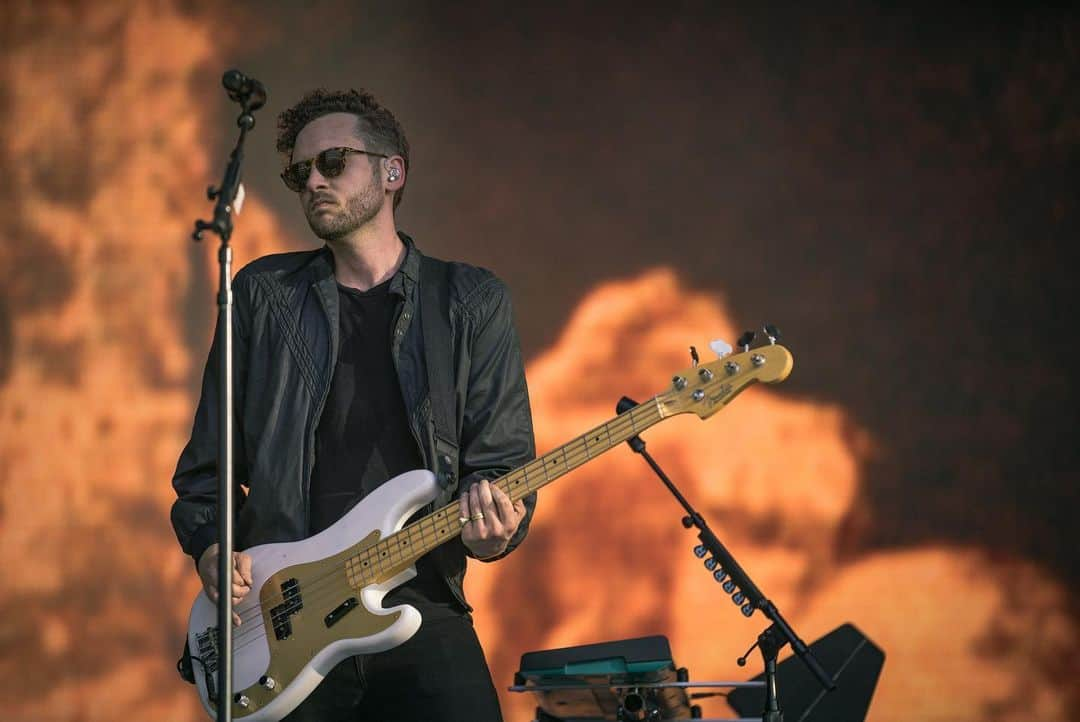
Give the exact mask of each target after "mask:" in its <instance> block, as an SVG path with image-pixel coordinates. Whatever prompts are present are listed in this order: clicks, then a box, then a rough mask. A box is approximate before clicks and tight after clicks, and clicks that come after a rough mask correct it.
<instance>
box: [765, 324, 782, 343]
mask: <svg viewBox="0 0 1080 722" xmlns="http://www.w3.org/2000/svg"><path fill="white" fill-rule="evenodd" d="M765 335H766V336H768V338H769V343H771V344H773V343H776V342H777V341H779V340H780V329H778V328H777V327H776V326H773V325H772V324H771V323H767V324H765Z"/></svg>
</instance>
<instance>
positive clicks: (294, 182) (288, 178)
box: [281, 162, 311, 193]
mask: <svg viewBox="0 0 1080 722" xmlns="http://www.w3.org/2000/svg"><path fill="white" fill-rule="evenodd" d="M309 175H311V164H310V163H307V162H305V163H293V164H292V165H291V166H289V167H288V168H286V169H285V170H284V171H282V173H281V180H283V181H285V185H286V187H288V189H289V190H291V191H293V192H294V193H299V192H300V191H302V190H304V186H305V185H307V179H308V176H309Z"/></svg>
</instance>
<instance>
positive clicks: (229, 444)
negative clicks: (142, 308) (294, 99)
mask: <svg viewBox="0 0 1080 722" xmlns="http://www.w3.org/2000/svg"><path fill="white" fill-rule="evenodd" d="M221 83H222V85H223V86H224V87H225V89H226V90H227V91H228V94H229V98H230V99H231V100H233V101H236V102H237V103H240V108H241V112H240V116H239V117H238V118H237V119H236V124H237V125H238V126H239V127H240V137H239V139H238V140H237V141H236V147H235V148H233V151H232V153H231V154H230V155H229V162H228V165H227V166H226V167H225V176H224V178H223V179H222V181H221V186H220V187H218V188H214V187H213V186H210V187H209V188H207V190H206V197H207V199H208V200H216V201H217V203H216V204H215V205H214V219H213V220H212V221H204V220H197V221H195V232H194V233H193V234H192V238H193V239H194V240H195V241H201V240H202V236H203V231H212V232H214V233H216V234H217V235H218V237H219V238H220V239H221V246H220V248H219V249H218V266H219V268H220V273H219V275H218V295H217V303H218V328H219V329H220V331H221V349H220V352H221V354H220V365H219V366H218V387H219V388H220V389H221V395H220V399H219V402H220V403H219V406H218V507H217V520H218V552H219V556H218V608H217V612H218V619H217V625H218V628H217V631H218V637H217V647H218V650H217V652H218V680H217V686H218V689H217V717H216V719H217V721H218V722H231V721H232V705H231V702H232V696H233V695H232V682H233V679H232V677H233V654H232V652H233V645H232V640H233V628H232V615H233V604H232V577H233V574H232V573H233V512H234V503H233V383H232V382H233V372H232V367H233V363H232V361H233V346H232V309H233V294H232V247H231V246H229V238H230V237H231V236H232V230H233V224H232V213H233V210H234V209H235V210H236V211H237V212H239V205H240V204H241V203H243V188H242V186H241V185H240V164H241V162H242V161H243V159H244V139H245V138H246V137H247V132H248V131H249V130H251V129H252V128H254V127H255V117H254V116H253V115H252V113H253V112H254V111H255V110H258V109H259V108H261V107H262V106H263V105H264V104H265V103H266V90H265V89H264V88H263V87H262V84H261V83H259V81H257V80H254V79H252V78H247V77H245V76H244V75H242V74H241V73H240V72H239V71H236V70H230V71H228V72H226V73H225V75H224V76H223V77H222V79H221ZM238 196H239V198H238Z"/></svg>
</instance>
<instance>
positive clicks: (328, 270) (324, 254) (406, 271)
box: [312, 231, 422, 296]
mask: <svg viewBox="0 0 1080 722" xmlns="http://www.w3.org/2000/svg"><path fill="white" fill-rule="evenodd" d="M398 238H400V239H401V242H402V243H404V244H405V260H403V261H402V262H401V266H400V267H399V268H398V270H397V271H396V272H395V273H394V275H393V277H392V278H391V279H390V292H391V293H397V294H398V295H401V296H405V295H407V292H408V289H409V288H410V287H414V286H415V285H416V283H417V282H418V281H419V279H420V258H421V255H422V254H421V253H420V250H419V249H418V248H417V247H416V243H415V241H413V239H412V237H410V236H409V235H407V234H405V233H403V232H401V231H398ZM312 270H313V271H314V274H315V278H314V281H315V283H319V282H320V281H328V280H329V281H333V278H334V253H333V252H332V251H331V250H330V246H327V245H324V246H323V247H322V248H320V249H319V250H318V251H317V252H316V255H315V259H314V261H313V262H312Z"/></svg>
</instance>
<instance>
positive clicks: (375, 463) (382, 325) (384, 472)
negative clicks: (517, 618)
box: [310, 281, 463, 618]
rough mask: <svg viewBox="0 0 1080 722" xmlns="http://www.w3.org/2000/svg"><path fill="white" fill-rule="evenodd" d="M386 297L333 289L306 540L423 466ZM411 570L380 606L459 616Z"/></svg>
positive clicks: (434, 582)
mask: <svg viewBox="0 0 1080 722" xmlns="http://www.w3.org/2000/svg"><path fill="white" fill-rule="evenodd" d="M389 291H390V281H386V282H384V283H381V284H379V285H378V286H375V287H373V288H371V289H370V290H368V291H358V290H356V289H355V288H349V287H348V286H342V285H340V284H338V298H339V300H340V304H339V305H340V323H339V328H340V337H341V342H340V345H339V347H338V358H337V364H336V365H335V367H334V378H333V380H332V381H331V383H330V392H329V395H328V396H327V399H326V405H325V407H323V412H322V416H321V417H320V418H319V426H318V429H316V432H315V468H314V469H313V470H312V474H311V488H310V499H311V533H312V534H316V533H318V532H320V531H322V530H323V529H326V528H327V527H329V526H331V525H332V524H333V523H334V522H336V521H337V520H339V519H340V518H341V517H342V516H344V515H345V512H347V511H348V510H349V509H351V508H352V507H353V506H355V505H356V504H357V503H358V502H359V501H360V500H361V499H362V498H363V497H364V496H366V495H367V494H369V493H371V491H372V490H374V489H375V488H377V487H378V486H379V485H381V484H382V483H383V482H385V481H388V480H389V479H392V478H393V477H395V476H397V475H398V474H402V473H404V472H406V471H411V470H413V469H422V468H424V461H423V458H422V457H421V455H420V449H419V447H418V445H417V441H416V439H415V437H414V436H413V433H412V430H411V429H410V427H409V421H408V416H407V412H406V410H405V401H404V399H403V397H402V395H401V386H400V383H399V381H398V376H397V371H396V369H395V368H394V360H393V357H392V356H391V353H390V336H391V333H392V331H393V329H392V328H391V327H392V325H393V322H394V315H395V310H396V308H397V305H398V297H397V296H395V295H391V294H390V292H389ZM416 568H417V572H418V574H417V577H416V579H413V580H412V581H410V582H408V583H407V584H405V585H403V586H402V587H399V588H398V589H396V590H394V591H392V592H390V594H388V595H387V598H386V600H385V601H384V604H385V605H386V606H391V605H392V604H394V603H401V602H408V603H410V604H418V605H419V606H422V607H423V608H424V609H423V610H422V611H424V612H425V617H427V618H430V617H431V616H433V615H434V614H438V613H439V611H442V608H444V607H445V608H446V611H452V610H460V611H456V612H455V613H462V612H463V610H461V607H460V605H459V604H458V603H457V602H456V601H455V600H454V598H453V596H452V594H451V593H450V590H449V588H448V586H447V584H446V582H445V580H443V579H441V578H440V575H439V572H438V571H437V570H436V569H435V568H434V566H433V564H432V563H431V560H430V559H429V558H427V557H422V558H420V559H419V560H418V561H417V565H416Z"/></svg>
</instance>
